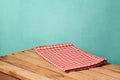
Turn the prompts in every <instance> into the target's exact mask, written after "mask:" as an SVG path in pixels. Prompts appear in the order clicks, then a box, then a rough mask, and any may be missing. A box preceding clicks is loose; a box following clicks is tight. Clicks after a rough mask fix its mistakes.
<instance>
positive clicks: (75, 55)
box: [35, 44, 107, 72]
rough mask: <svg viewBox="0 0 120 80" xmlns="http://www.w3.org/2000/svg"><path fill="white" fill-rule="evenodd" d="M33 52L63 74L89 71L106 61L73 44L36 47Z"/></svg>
mask: <svg viewBox="0 0 120 80" xmlns="http://www.w3.org/2000/svg"><path fill="white" fill-rule="evenodd" d="M35 52H36V53H37V54H38V55H40V56H42V57H43V58H44V59H45V60H47V61H49V62H50V63H52V64H53V65H55V66H56V67H58V68H59V69H61V70H63V71H65V72H69V71H78V70H84V69H89V68H92V67H97V66H100V65H103V64H105V63H107V60H106V59H104V58H101V57H98V56H95V55H92V54H89V53H87V52H85V51H83V50H81V49H78V48H77V47H75V46H74V45H73V44H58V45H52V46H43V47H37V48H36V49H35Z"/></svg>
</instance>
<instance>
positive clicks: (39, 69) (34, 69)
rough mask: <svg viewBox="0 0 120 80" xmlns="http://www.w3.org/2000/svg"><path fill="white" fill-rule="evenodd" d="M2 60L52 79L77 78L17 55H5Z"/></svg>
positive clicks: (65, 79)
mask: <svg viewBox="0 0 120 80" xmlns="http://www.w3.org/2000/svg"><path fill="white" fill-rule="evenodd" d="M1 60H2V61H5V62H7V63H10V64H12V65H15V66H17V67H20V68H22V69H25V70H28V71H30V72H33V73H35V74H38V75H42V76H44V77H49V78H50V79H52V80H57V79H58V80H75V79H73V78H71V77H67V76H64V75H63V74H59V73H57V72H54V71H51V70H48V69H47V68H44V67H40V66H39V65H36V64H32V63H30V62H26V61H23V60H21V58H20V59H18V58H15V56H14V57H13V56H10V55H9V56H6V57H4V58H3V59H1ZM23 64H25V65H23Z"/></svg>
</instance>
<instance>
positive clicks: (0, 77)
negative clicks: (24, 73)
mask: <svg viewBox="0 0 120 80" xmlns="http://www.w3.org/2000/svg"><path fill="white" fill-rule="evenodd" d="M0 80H20V79H18V78H15V77H13V76H10V75H7V74H5V73H2V72H0Z"/></svg>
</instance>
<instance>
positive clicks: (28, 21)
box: [0, 0, 120, 65]
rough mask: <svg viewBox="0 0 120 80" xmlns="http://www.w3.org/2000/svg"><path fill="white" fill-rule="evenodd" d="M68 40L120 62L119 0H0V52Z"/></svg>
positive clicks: (113, 61)
mask: <svg viewBox="0 0 120 80" xmlns="http://www.w3.org/2000/svg"><path fill="white" fill-rule="evenodd" d="M68 42H71V43H73V44H75V45H76V46H77V47H79V48H81V49H83V50H85V51H87V52H90V53H92V54H95V55H98V56H101V57H106V58H107V59H108V60H109V62H111V63H114V64H119V65H120V59H119V58H120V0H0V55H6V54H9V53H13V52H18V51H21V50H25V49H30V48H33V47H36V46H40V45H51V44H60V43H68Z"/></svg>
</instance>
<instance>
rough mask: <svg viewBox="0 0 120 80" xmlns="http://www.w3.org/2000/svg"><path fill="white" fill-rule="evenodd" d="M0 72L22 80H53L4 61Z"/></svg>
mask: <svg viewBox="0 0 120 80" xmlns="http://www.w3.org/2000/svg"><path fill="white" fill-rule="evenodd" d="M0 71H2V72H4V73H6V74H9V75H12V76H16V77H18V78H20V79H22V80H51V79H50V78H47V77H43V76H40V75H37V74H35V73H32V72H30V71H27V70H25V69H22V68H19V67H16V66H13V65H11V64H8V63H5V62H2V61H0Z"/></svg>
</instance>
